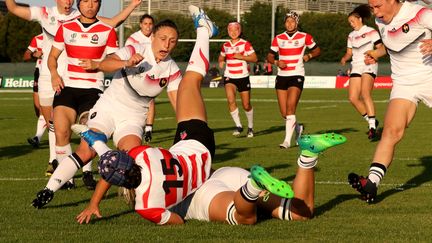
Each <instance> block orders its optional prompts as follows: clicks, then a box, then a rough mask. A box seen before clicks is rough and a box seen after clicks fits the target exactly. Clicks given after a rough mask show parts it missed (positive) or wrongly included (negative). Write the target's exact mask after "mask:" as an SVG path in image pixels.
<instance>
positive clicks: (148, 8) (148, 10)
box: [147, 0, 151, 15]
mask: <svg viewBox="0 0 432 243" xmlns="http://www.w3.org/2000/svg"><path fill="white" fill-rule="evenodd" d="M147 13H148V14H149V15H150V14H151V0H148V4H147Z"/></svg>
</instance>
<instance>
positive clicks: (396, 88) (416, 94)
mask: <svg viewBox="0 0 432 243" xmlns="http://www.w3.org/2000/svg"><path fill="white" fill-rule="evenodd" d="M392 99H406V100H409V101H411V102H413V103H415V104H416V105H418V103H419V102H420V101H422V102H423V103H424V104H425V105H426V106H428V107H429V108H432V80H430V82H427V83H423V84H419V85H398V84H395V83H394V82H393V88H392V90H391V93H390V100H392Z"/></svg>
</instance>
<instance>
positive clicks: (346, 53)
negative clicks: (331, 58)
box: [340, 48, 352, 66]
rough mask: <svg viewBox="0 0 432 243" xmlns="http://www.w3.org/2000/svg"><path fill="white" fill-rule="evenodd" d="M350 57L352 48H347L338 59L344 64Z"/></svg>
mask: <svg viewBox="0 0 432 243" xmlns="http://www.w3.org/2000/svg"><path fill="white" fill-rule="evenodd" d="M351 57H352V48H347V50H346V52H345V55H343V57H342V58H341V60H340V64H341V65H342V66H345V64H346V62H347V61H348V60H349V59H351Z"/></svg>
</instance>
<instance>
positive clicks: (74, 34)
mask: <svg viewBox="0 0 432 243" xmlns="http://www.w3.org/2000/svg"><path fill="white" fill-rule="evenodd" d="M76 37H77V34H76V33H73V34H72V35H71V39H70V40H69V42H70V43H74V42H76V39H75V38H76Z"/></svg>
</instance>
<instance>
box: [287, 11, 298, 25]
mask: <svg viewBox="0 0 432 243" xmlns="http://www.w3.org/2000/svg"><path fill="white" fill-rule="evenodd" d="M288 18H293V19H294V20H295V21H296V23H297V24H298V22H299V20H300V16H299V15H298V14H297V13H296V12H294V11H289V12H288V13H286V15H285V18H284V23H285V22H286V20H287V19H288Z"/></svg>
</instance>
